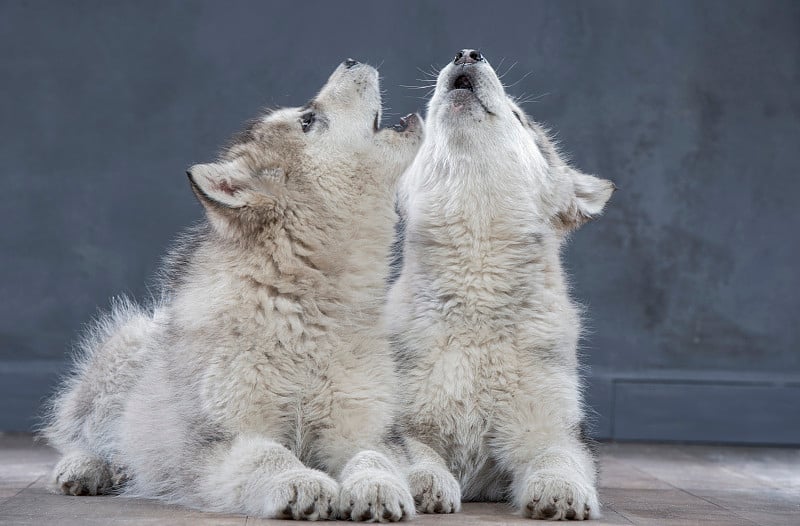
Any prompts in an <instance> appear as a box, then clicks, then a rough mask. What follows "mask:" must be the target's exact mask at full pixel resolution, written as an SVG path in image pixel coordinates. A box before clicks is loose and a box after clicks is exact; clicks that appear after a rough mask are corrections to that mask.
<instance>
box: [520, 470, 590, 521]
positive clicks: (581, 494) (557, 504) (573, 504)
mask: <svg viewBox="0 0 800 526" xmlns="http://www.w3.org/2000/svg"><path fill="white" fill-rule="evenodd" d="M520 497H521V499H520V506H521V511H522V514H523V515H524V516H526V517H530V518H532V519H549V520H579V521H580V520H585V519H590V518H595V517H598V516H599V512H600V505H599V502H598V500H597V491H595V489H594V487H593V485H591V484H589V483H587V482H585V481H582V480H581V479H580V478H578V477H575V476H571V475H570V476H566V475H565V474H563V473H557V472H552V471H540V472H537V473H534V474H533V475H531V476H530V477H528V479H527V480H525V482H524V483H523V488H522V492H521V493H520Z"/></svg>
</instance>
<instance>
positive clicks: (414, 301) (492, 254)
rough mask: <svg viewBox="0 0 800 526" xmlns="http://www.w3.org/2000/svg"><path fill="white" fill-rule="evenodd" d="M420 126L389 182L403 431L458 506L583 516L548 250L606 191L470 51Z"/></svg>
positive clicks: (572, 317)
mask: <svg viewBox="0 0 800 526" xmlns="http://www.w3.org/2000/svg"><path fill="white" fill-rule="evenodd" d="M425 133H426V136H425V140H424V141H423V145H422V147H421V148H420V151H419V153H418V154H417V157H416V159H415V160H414V162H413V163H412V165H411V167H410V168H409V169H408V171H407V172H406V173H405V174H404V176H403V177H402V178H401V182H400V185H399V186H400V191H399V193H400V199H399V208H400V211H401V216H402V217H403V221H404V228H405V241H404V242H403V256H404V262H403V265H402V270H401V272H400V277H399V279H398V281H397V282H396V283H395V284H394V286H393V288H392V290H391V292H390V297H389V307H388V311H387V312H388V315H389V318H390V320H391V322H392V324H393V326H392V327H391V332H392V334H393V339H394V341H395V342H396V355H397V358H398V361H399V364H400V367H401V374H400V378H401V385H403V389H402V391H403V392H404V393H406V394H407V396H408V397H409V402H408V405H407V408H406V411H405V423H406V424H407V426H408V428H409V431H410V434H411V435H412V436H414V437H416V438H417V439H419V441H421V442H423V443H424V444H426V445H427V446H429V447H430V448H431V449H432V451H431V452H430V453H431V455H430V456H429V461H430V462H437V461H438V462H439V465H441V466H446V467H447V468H449V470H450V471H451V472H452V473H453V474H455V476H456V478H457V479H459V481H460V482H461V486H462V491H463V497H464V499H465V500H501V499H509V500H511V501H512V502H513V503H514V504H515V505H516V506H517V507H518V509H519V510H520V511H521V512H522V513H523V514H525V515H526V516H529V517H534V518H549V519H585V518H590V517H594V516H597V514H598V512H599V505H598V500H597V493H596V490H595V479H596V473H595V462H594V458H593V455H592V452H591V451H590V449H589V448H588V447H587V445H586V443H585V441H584V438H583V436H582V431H581V424H582V420H583V416H584V411H583V409H582V406H581V390H580V379H579V375H578V363H577V359H576V348H577V344H578V338H579V334H580V325H579V316H578V311H579V309H578V308H577V307H576V306H575V305H574V304H573V302H572V301H570V299H569V296H568V289H567V285H566V283H565V278H564V273H563V272H562V270H561V263H560V261H559V249H560V247H561V245H562V243H563V241H564V239H565V236H566V234H567V233H568V232H569V231H570V230H572V229H574V228H576V227H578V226H579V225H580V224H582V223H583V222H585V221H586V220H587V219H589V218H592V217H594V216H596V215H597V214H599V213H600V212H601V211H602V209H603V207H604V205H605V203H606V201H607V200H608V199H609V197H610V196H611V193H612V191H613V189H614V186H613V184H612V183H611V182H609V181H605V180H602V179H598V178H595V177H592V176H589V175H585V174H582V173H580V172H578V171H577V170H575V169H574V168H572V167H570V166H568V165H567V163H565V162H564V160H562V158H561V157H560V156H559V154H558V152H557V150H556V148H555V147H554V146H553V143H552V142H551V140H550V139H549V138H548V137H547V135H546V134H545V132H544V131H543V130H542V128H541V127H540V126H539V125H537V124H536V123H535V122H533V121H532V120H531V119H529V118H528V117H527V116H526V115H525V114H524V113H523V111H522V110H521V109H520V108H519V107H518V106H517V105H516V104H515V103H514V102H513V101H512V100H511V99H510V98H509V97H508V96H507V95H506V94H505V92H504V89H503V86H502V84H501V83H500V80H499V79H498V78H497V75H496V74H495V72H494V70H493V69H492V67H491V66H490V65H489V63H488V62H487V61H486V60H485V59H484V58H483V57H482V56H481V55H480V53H478V52H477V51H474V50H464V51H462V52H459V53H458V54H457V55H456V58H455V60H454V61H453V62H452V63H450V64H448V65H447V66H446V67H445V68H444V69H443V70H442V71H441V73H440V74H439V77H438V81H437V85H436V90H435V93H434V95H433V98H432V99H431V101H430V105H429V108H428V120H427V123H426V132H425ZM434 452H435V454H434Z"/></svg>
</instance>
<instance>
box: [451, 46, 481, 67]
mask: <svg viewBox="0 0 800 526" xmlns="http://www.w3.org/2000/svg"><path fill="white" fill-rule="evenodd" d="M482 60H483V55H481V52H480V51H478V50H476V49H462V50H461V51H459V52H458V53H456V58H455V60H453V64H456V65H458V64H475V63H476V62H480V61H482Z"/></svg>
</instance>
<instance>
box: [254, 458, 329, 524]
mask: <svg viewBox="0 0 800 526" xmlns="http://www.w3.org/2000/svg"><path fill="white" fill-rule="evenodd" d="M271 482H272V483H271V484H270V485H269V492H268V495H267V496H266V513H265V515H266V516H267V517H274V518H278V519H295V520H300V519H302V520H308V521H314V520H325V519H333V518H334V517H335V516H336V502H337V500H338V496H339V485H338V484H337V483H336V481H335V480H333V479H332V478H330V477H329V476H328V475H326V474H325V473H322V472H321V471H317V470H314V469H307V468H303V469H293V470H289V471H285V472H283V473H281V474H279V475H276V476H275V478H274V479H273V480H272V481H271Z"/></svg>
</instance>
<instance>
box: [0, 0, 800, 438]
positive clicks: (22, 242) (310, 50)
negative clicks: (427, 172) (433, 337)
mask: <svg viewBox="0 0 800 526" xmlns="http://www.w3.org/2000/svg"><path fill="white" fill-rule="evenodd" d="M461 47H477V48H480V49H481V50H482V51H483V52H484V53H485V55H486V56H487V57H488V58H489V60H490V61H491V62H492V63H493V64H494V65H495V66H497V67H498V69H499V71H500V72H505V71H506V70H507V69H509V68H511V66H512V65H514V64H516V65H515V66H514V67H513V68H511V69H510V71H509V72H508V73H507V75H506V76H505V77H504V81H505V82H506V83H507V84H509V85H510V87H509V91H510V92H512V93H514V94H516V95H520V96H529V97H531V98H532V99H533V101H532V102H530V103H528V104H526V108H527V110H528V111H529V112H530V113H531V114H532V115H533V116H534V117H535V118H537V119H539V120H541V121H543V122H545V123H546V124H548V125H550V126H551V127H552V128H553V129H554V130H555V131H556V132H557V135H558V138H559V139H560V140H561V141H562V145H563V147H564V148H565V150H566V151H567V152H569V153H570V155H571V157H572V159H573V160H574V162H575V163H576V164H577V165H578V166H579V167H580V168H582V169H584V170H586V171H589V172H593V173H597V174H600V175H602V176H604V177H608V178H611V179H613V180H614V181H615V182H616V183H617V185H618V186H619V187H620V189H621V190H620V191H619V192H617V193H616V194H615V196H614V198H613V200H612V202H611V204H610V207H609V209H608V213H607V214H606V216H605V217H603V218H602V219H601V220H599V221H598V222H596V223H594V224H590V225H587V226H586V227H584V228H583V230H581V231H580V232H578V233H577V234H576V235H575V236H574V239H573V240H572V243H571V245H570V246H569V248H568V249H567V250H566V252H565V259H566V263H567V266H568V267H569V269H570V271H571V273H572V276H573V278H574V279H573V281H574V292H575V295H576V296H577V297H578V298H579V299H580V300H581V301H583V302H584V303H585V304H586V305H587V306H588V309H589V310H588V313H589V317H588V319H589V322H588V326H589V327H590V332H589V333H588V339H587V341H586V345H585V354H586V362H587V363H588V364H590V365H591V366H592V367H591V370H590V372H589V375H590V377H591V378H592V388H591V390H590V400H591V402H592V403H593V405H594V406H595V407H596V408H597V409H598V411H599V413H600V417H599V419H598V421H599V431H598V434H600V435H601V436H620V437H623V438H637V436H642V437H649V438H653V437H652V436H651V435H652V434H653V433H655V434H656V435H658V433H659V431H658V430H659V429H662V427H658V426H657V425H656V426H655V427H653V425H651V424H650V423H648V420H647V418H644V417H643V416H641V415H640V413H642V411H639V412H638V413H637V412H636V411H630V410H629V406H630V402H629V401H628V398H626V397H627V396H633V395H631V394H630V393H632V392H633V393H639V391H637V390H633V391H631V390H630V389H627V388H625V389H622V390H620V389H618V384H620V383H622V384H625V385H628V384H629V383H631V382H634V383H636V382H640V383H642V384H644V385H645V386H647V385H651V386H654V387H653V391H652V393H651V395H652V396H650V397H649V398H648V397H644V398H646V399H647V400H649V402H648V403H651V404H654V405H656V406H659V407H661V406H663V409H664V411H662V412H655V413H652V414H655V415H661V414H663V415H672V414H673V413H675V415H677V416H674V415H673V416H663V418H671V419H673V420H675V419H677V424H676V425H678V428H679V430H678V431H674V429H673V428H670V429H673V430H672V431H671V433H672V434H670V435H669V436H666V435H663V437H664V438H675V436H678V437H680V436H685V437H689V438H692V437H695V438H697V435H693V434H692V429H693V426H694V424H691V422H693V421H698V419H699V421H702V420H703V417H704V411H705V412H713V413H714V414H716V413H717V412H719V411H720V410H722V411H723V412H725V411H726V409H725V407H724V404H723V407H722V408H721V409H720V407H718V406H715V405H713V404H712V405H709V406H706V405H703V403H702V399H703V396H702V395H698V396H699V397H700V400H699V401H698V403H697V404H688V405H689V406H690V407H689V408H687V409H686V410H688V411H690V412H691V411H695V412H696V413H697V411H699V413H697V414H694V416H693V417H691V418H687V419H686V420H685V421H684V420H683V419H682V418H681V416H680V415H681V414H683V413H682V411H684V409H682V408H681V407H682V406H681V405H679V404H685V400H684V398H680V397H678V398H680V400H679V399H678V398H676V397H674V396H673V395H672V394H670V393H672V391H671V390H669V389H666V390H665V389H661V388H659V386H660V385H662V384H664V383H668V384H671V385H679V386H680V385H683V384H692V385H706V386H711V387H710V388H713V389H716V388H717V387H719V386H720V385H721V386H723V392H725V391H724V386H725V385H738V386H741V385H743V384H747V386H752V385H766V386H767V390H771V389H773V388H774V390H772V391H770V392H771V393H772V394H771V395H770V396H776V393H778V394H777V396H779V397H780V396H784V395H783V394H780V393H784V394H785V393H790V392H791V393H796V387H797V385H800V384H798V382H797V378H798V372H799V371H800V352H798V351H799V350H800V349H799V348H800V329H798V325H797V320H798V319H800V300H799V299H798V291H800V273H798V271H797V260H798V256H800V243H798V241H797V230H798V226H800V209H799V208H798V206H797V204H796V203H797V201H798V195H800V158H799V157H798V147H799V146H800V125H799V124H800V58H798V57H800V4H798V3H797V2H792V1H786V2H777V1H764V2H752V1H733V0H727V1H725V0H722V1H703V2H697V1H669V2H667V1H664V2H646V1H630V2H620V1H601V2H573V1H547V2H544V1H520V2H487V1H484V2H476V1H472V0H463V1H458V2H402V3H401V2H394V3H389V2H371V1H363V2H275V3H274V4H273V3H268V2H257V1H253V2H244V1H233V2H183V1H181V2H169V1H140V2H116V1H97V2H56V1H51V2H22V1H5V2H2V3H0V161H2V162H0V181H2V190H1V191H0V225H1V226H0V247H2V249H1V250H0V287H2V288H1V289H0V297H2V302H0V391H3V393H0V394H2V396H0V399H3V400H4V402H3V403H2V404H0V407H2V408H3V411H2V412H0V429H1V428H4V427H5V428H13V427H25V426H27V425H28V424H29V423H30V416H29V415H30V413H31V412H32V408H34V407H35V406H36V405H37V403H38V400H39V398H40V397H41V396H42V395H43V394H44V393H45V392H47V390H48V389H49V384H50V382H51V381H52V371H53V370H56V371H57V370H59V369H60V368H61V363H62V362H63V361H64V359H65V352H66V351H67V349H68V347H69V345H70V342H71V341H74V339H75V337H76V335H77V334H78V331H79V329H80V328H81V326H82V324H83V323H85V322H86V321H87V320H88V319H89V318H90V317H91V316H92V315H93V314H94V313H95V312H96V309H97V308H98V306H105V305H107V302H108V299H109V297H110V296H112V295H115V294H121V293H127V294H131V295H133V296H135V297H137V298H140V299H141V298H146V296H147V289H146V287H145V283H146V281H147V278H148V276H150V275H151V274H152V272H153V270H154V269H155V267H156V265H157V262H158V258H159V256H160V255H161V254H162V253H163V251H164V249H165V247H166V246H167V245H168V244H169V242H170V240H171V239H172V238H173V237H174V236H175V235H176V233H177V232H179V231H180V230H181V229H182V228H184V227H185V226H187V225H189V224H191V223H192V222H193V221H194V220H196V219H197V218H198V217H199V216H200V213H201V212H200V208H199V206H198V205H196V204H195V201H194V199H193V197H192V195H191V192H190V191H189V188H188V186H187V183H186V179H185V176H184V169H185V167H186V166H188V165H190V164H192V163H194V162H200V161H204V160H208V159H210V158H212V157H213V156H214V153H215V151H216V149H217V147H218V146H219V145H220V144H222V143H223V142H224V141H225V140H226V138H227V137H228V136H229V135H230V134H232V133H233V132H234V131H236V130H237V128H238V127H239V125H240V123H241V122H243V121H244V120H245V119H247V118H248V117H250V116H252V115H253V114H254V113H255V112H256V111H257V110H258V109H259V108H260V107H261V106H263V105H284V104H291V105H297V104H301V103H303V102H304V101H305V100H307V99H308V98H309V97H311V96H312V95H313V93H314V90H315V89H317V88H318V87H319V86H320V85H321V84H322V83H323V82H324V80H325V79H326V77H327V75H328V74H329V73H330V71H331V70H332V68H333V67H334V66H335V65H336V64H337V63H338V62H339V61H341V60H342V59H343V58H346V57H349V56H352V57H354V58H357V59H360V60H364V61H369V62H371V63H373V64H376V65H380V68H381V71H382V73H383V76H384V83H385V88H386V100H387V104H388V106H389V108H390V109H389V111H388V112H387V114H390V113H394V114H395V115H398V114H404V113H407V112H409V111H413V110H417V109H423V108H424V100H422V98H421V97H424V94H425V90H424V89H423V90H415V89H409V88H404V87H402V85H422V84H427V83H428V81H427V80H422V81H420V80H417V79H421V78H423V79H424V77H423V75H424V74H423V73H421V72H420V71H419V70H420V69H421V70H429V69H431V68H432V67H433V68H438V67H439V66H441V65H443V64H444V63H445V61H447V60H448V59H449V58H450V57H451V56H452V55H453V54H454V53H455V51H456V50H457V49H459V48H461ZM526 75H527V76H526ZM477 153H478V154H479V152H477ZM3 378H5V381H3ZM14 386H17V387H14ZM23 387H24V388H23ZM783 388H787V389H788V390H784V391H781V389H783ZM637 389H638V388H637ZM648 392H649V391H648ZM714 392H715V393H717V392H719V391H714ZM737 392H738V391H737ZM746 392H748V393H749V392H750V391H746ZM659 393H662V394H659ZM617 395H619V396H620V400H617ZM638 396H639V395H636V396H634V399H633V400H634V402H635V400H636V399H637V397H638ZM745 396H746V397H748V398H749V395H745ZM785 396H790V395H788V394H786V395H785ZM791 396H793V395H791ZM651 398H652V400H651ZM734 399H735V397H732V398H731V400H734ZM721 400H722V401H723V402H724V401H725V400H726V397H725V396H724V395H723V396H722V397H721ZM764 400H765V401H764V402H763V404H764V407H760V406H756V407H755V408H751V409H749V411H750V412H752V413H753V414H756V413H764V412H765V411H766V412H767V413H768V414H771V415H774V416H775V418H776V419H777V420H778V421H785V420H786V416H787V415H785V414H784V413H782V412H781V411H782V410H780V409H774V408H775V407H776V404H773V403H772V402H769V401H767V400H772V399H771V398H769V397H767V398H765V399H764ZM731 403H733V402H731ZM634 405H635V403H634ZM777 406H778V407H783V406H782V405H781V404H777ZM698 408H699V409H698ZM732 409H735V408H732ZM675 411H677V412H675ZM770 411H772V412H770ZM644 413H645V414H651V413H649V412H648V411H644ZM637 415H639V416H637ZM734 416H737V417H738V418H742V416H741V415H735V411H734V413H732V415H731V418H733V417H734ZM788 416H789V417H790V418H789V421H790V422H791V421H792V420H794V421H795V427H794V429H797V427H800V424H798V423H797V422H796V421H797V418H796V417H795V418H794V419H792V418H791V415H788ZM695 417H696V418H695ZM653 418H655V419H656V420H658V419H659V418H662V417H658V416H654V417H653ZM693 418H694V420H693ZM745 420H746V419H745ZM659 423H663V422H661V421H660V420H658V421H657V422H656V424H659ZM762 424H763V422H762ZM631 426H633V427H631ZM636 426H640V427H641V429H642V432H641V433H639V435H637V433H638V432H637V431H636V429H639V428H637V427H636ZM642 426H644V427H642ZM680 426H683V428H685V430H684V431H680V429H683V428H681V427H680ZM712 427H713V426H712ZM632 429H633V431H631V430H632ZM714 429H716V428H714ZM714 429H712V431H713V430H714ZM619 430H625V433H623V434H622V435H620V433H621V431H619ZM682 433H683V434H682ZM781 436H785V434H784V435H781ZM793 436H795V437H797V436H798V435H793ZM715 437H716V438H715ZM656 438H657V437H656ZM717 438H727V439H731V440H738V439H737V438H736V437H735V436H734V437H733V438H731V437H730V434H729V433H728V431H727V428H725V427H724V426H722V427H719V432H718V433H717V434H714V433H713V432H712V433H711V434H710V435H709V434H708V433H706V434H703V435H702V436H700V437H699V439H717ZM741 439H742V440H749V439H748V438H747V437H744V438H741ZM758 440H759V441H769V436H767V437H763V436H762V437H761V438H759V439H758ZM776 440H779V441H791V440H793V439H792V438H791V437H790V438H789V439H785V438H780V439H776ZM797 440H798V441H800V438H798V439H797Z"/></svg>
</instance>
